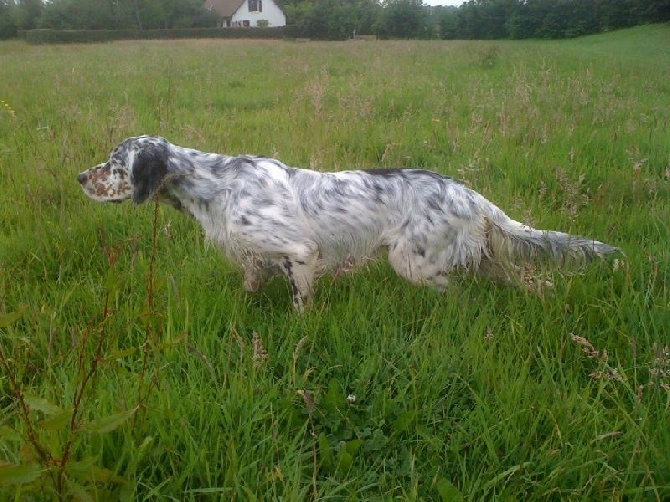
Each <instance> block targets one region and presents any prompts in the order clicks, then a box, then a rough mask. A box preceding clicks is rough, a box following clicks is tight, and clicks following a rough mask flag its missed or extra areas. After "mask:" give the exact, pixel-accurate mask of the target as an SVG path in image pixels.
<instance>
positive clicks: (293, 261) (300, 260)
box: [281, 249, 318, 313]
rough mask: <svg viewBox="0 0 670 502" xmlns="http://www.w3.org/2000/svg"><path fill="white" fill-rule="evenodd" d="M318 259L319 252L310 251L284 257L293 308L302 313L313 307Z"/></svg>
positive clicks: (285, 272)
mask: <svg viewBox="0 0 670 502" xmlns="http://www.w3.org/2000/svg"><path fill="white" fill-rule="evenodd" d="M317 258H318V251H317V250H316V249H309V250H308V251H306V252H305V253H299V254H296V255H292V256H289V255H286V256H284V259H283V261H282V264H281V265H282V269H283V271H284V274H286V278H287V279H288V282H289V286H290V288H291V296H292V297H293V306H294V307H295V309H296V310H297V311H298V312H301V313H302V312H304V311H305V309H306V308H310V307H311V306H312V288H313V285H314V275H315V272H316V261H317Z"/></svg>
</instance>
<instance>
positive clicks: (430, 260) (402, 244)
mask: <svg viewBox="0 0 670 502" xmlns="http://www.w3.org/2000/svg"><path fill="white" fill-rule="evenodd" d="M434 258H435V257H434V256H431V255H429V254H428V253H427V251H426V249H425V248H424V247H422V246H419V245H416V244H412V243H411V242H409V241H406V240H404V239H401V240H399V241H398V242H395V243H394V244H392V245H391V246H389V253H388V260H389V263H390V264H391V266H392V267H393V270H395V272H396V274H398V275H399V276H400V277H403V278H405V279H407V280H408V281H410V282H411V283H413V284H417V285H421V286H430V287H432V288H435V289H437V290H440V291H442V290H444V289H445V288H446V287H447V285H448V283H449V271H448V270H443V269H442V268H441V267H440V266H439V264H438V261H437V260H435V259H434Z"/></svg>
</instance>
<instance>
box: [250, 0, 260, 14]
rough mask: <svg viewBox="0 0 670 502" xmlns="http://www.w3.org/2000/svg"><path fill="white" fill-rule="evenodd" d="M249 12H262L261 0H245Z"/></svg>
mask: <svg viewBox="0 0 670 502" xmlns="http://www.w3.org/2000/svg"><path fill="white" fill-rule="evenodd" d="M247 1H248V2H249V3H248V6H249V12H263V0H247Z"/></svg>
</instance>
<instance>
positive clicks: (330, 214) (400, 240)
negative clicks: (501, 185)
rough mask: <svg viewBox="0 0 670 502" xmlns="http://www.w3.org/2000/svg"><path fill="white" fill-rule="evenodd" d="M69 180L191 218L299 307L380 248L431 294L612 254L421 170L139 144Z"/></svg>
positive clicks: (128, 144)
mask: <svg viewBox="0 0 670 502" xmlns="http://www.w3.org/2000/svg"><path fill="white" fill-rule="evenodd" d="M77 180H78V181H79V183H80V184H81V186H82V188H83V189H84V192H85V193H86V195H88V196H89V197H90V198H92V199H94V200H98V201H103V202H121V201H124V200H126V199H131V200H132V201H133V202H135V203H137V204H139V203H142V202H145V201H147V200H150V199H152V198H154V197H155V198H156V200H158V201H161V202H166V203H168V204H170V205H172V206H173V207H175V208H177V209H180V210H182V211H185V212H187V213H189V214H191V215H192V216H193V217H194V218H195V219H197V220H198V221H199V222H200V224H201V225H202V227H203V228H204V230H205V234H206V236H207V237H208V238H209V239H210V240H211V241H213V242H215V243H216V244H217V245H218V246H220V247H221V249H222V250H223V252H224V253H225V254H226V256H228V258H229V259H230V260H232V261H233V262H235V263H237V264H239V265H240V266H241V267H242V268H243V269H244V286H245V288H246V289H247V290H249V291H257V290H259V289H260V288H261V287H262V286H263V285H264V284H265V283H266V282H267V281H268V280H269V279H270V278H272V277H273V276H276V275H280V274H283V275H285V276H286V277H287V278H288V281H289V283H290V287H291V292H292V295H293V305H294V306H295V308H296V309H298V310H299V311H302V310H303V309H304V308H305V306H306V305H308V304H309V302H310V298H311V293H312V290H313V284H314V280H315V278H316V277H318V276H319V275H322V274H324V273H328V272H336V271H338V270H339V269H340V268H341V267H344V266H347V267H350V266H351V265H356V264H361V263H363V262H364V261H365V260H367V259H369V258H373V257H375V256H377V255H379V253H380V252H381V251H383V250H387V251H388V261H389V262H390V264H391V266H392V267H393V268H394V270H395V271H396V272H397V273H398V275H400V276H402V277H404V278H406V279H408V280H409V281H411V282H412V283H415V284H426V285H430V286H433V287H436V288H438V289H442V288H444V287H445V286H446V284H447V281H448V276H449V273H450V272H452V271H454V270H457V269H467V270H471V271H474V272H478V273H480V274H482V275H484V276H487V277H490V278H493V279H509V278H510V270H514V263H515V262H517V263H519V262H521V261H522V260H526V259H528V258H531V257H533V256H536V255H545V256H547V257H549V258H551V259H553V260H555V261H559V262H562V261H563V260H565V259H570V258H572V259H576V260H579V261H585V260H590V259H593V258H597V257H603V256H605V255H608V254H610V253H615V252H617V251H618V249H617V248H614V247H612V246H609V245H607V244H604V243H602V242H598V241H595V240H592V239H587V238H583V237H576V236H571V235H568V234H565V233H562V232H554V231H541V230H535V229H533V228H530V227H528V226H526V225H523V224H521V223H519V222H517V221H514V220H512V219H510V218H509V217H508V216H507V215H505V213H503V212H502V211H501V210H500V209H499V208H498V207H496V206H495V205H494V204H492V203H491V202H489V201H488V200H487V199H485V198H484V197H483V196H481V195H480V194H478V193H477V192H475V191H473V190H470V189H469V188H467V187H465V186H463V185H462V184H460V183H458V182H456V181H454V180H452V179H451V178H448V177H445V176H442V175H440V174H437V173H434V172H430V171H424V170H420V169H397V170H385V169H378V170H368V171H341V172H333V173H325V172H316V171H311V170H308V169H295V168H292V167H288V166H286V165H284V164H283V163H281V162H280V161H278V160H275V159H270V158H261V157H248V156H238V157H229V156H225V155H218V154H213V153H203V152H199V151H197V150H193V149H189V148H182V147H179V146H176V145H173V144H171V143H169V142H168V141H167V140H165V139H164V138H160V137H152V136H141V137H138V138H129V139H126V140H125V141H124V142H123V143H121V144H120V145H119V146H118V147H117V148H116V149H115V150H114V151H113V152H112V153H111V155H110V157H109V160H108V161H107V162H105V163H103V164H99V165H97V166H95V167H93V168H91V169H89V170H87V171H84V172H83V173H81V174H79V176H78V177H77Z"/></svg>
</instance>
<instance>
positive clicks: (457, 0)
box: [423, 0, 467, 7]
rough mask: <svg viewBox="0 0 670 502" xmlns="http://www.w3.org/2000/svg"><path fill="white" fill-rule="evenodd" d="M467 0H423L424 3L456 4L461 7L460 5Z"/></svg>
mask: <svg viewBox="0 0 670 502" xmlns="http://www.w3.org/2000/svg"><path fill="white" fill-rule="evenodd" d="M465 1H467V0H423V3H425V4H426V5H455V6H456V7H460V5H461V4H462V3H463V2H465Z"/></svg>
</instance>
